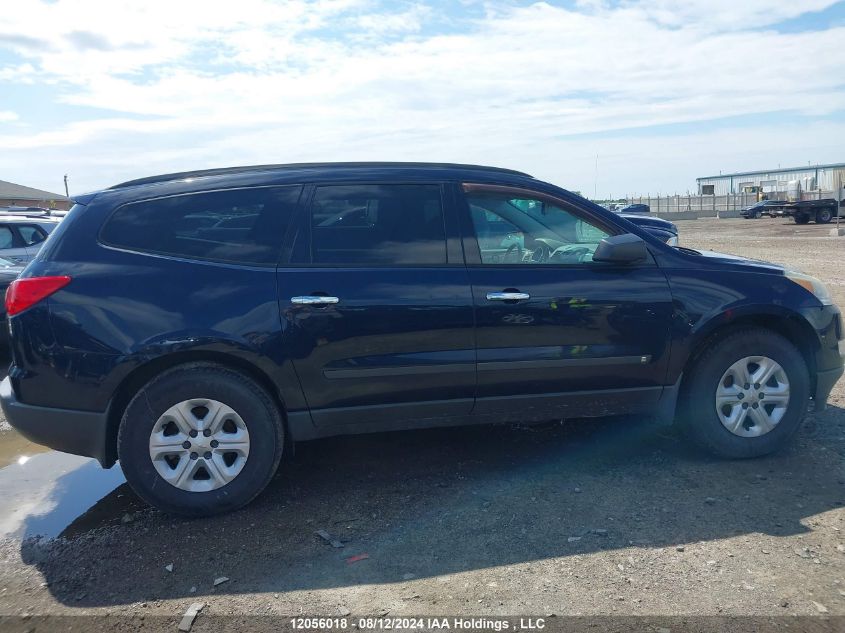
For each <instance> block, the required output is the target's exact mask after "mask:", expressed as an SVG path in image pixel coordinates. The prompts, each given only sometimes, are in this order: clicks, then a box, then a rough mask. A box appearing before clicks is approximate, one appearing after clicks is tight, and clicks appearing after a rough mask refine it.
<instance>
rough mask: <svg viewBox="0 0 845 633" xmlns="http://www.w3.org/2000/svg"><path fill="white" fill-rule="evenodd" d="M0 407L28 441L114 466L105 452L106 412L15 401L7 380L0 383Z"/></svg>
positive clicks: (105, 466)
mask: <svg viewBox="0 0 845 633" xmlns="http://www.w3.org/2000/svg"><path fill="white" fill-rule="evenodd" d="M0 407H2V409H3V413H4V414H5V416H6V420H8V422H9V424H11V425H12V426H13V427H14V428H15V429H17V430H18V431H19V432H20V434H21V435H23V436H24V437H25V438H27V439H28V440H31V441H33V442H35V443H36V444H43V445H44V446H49V447H50V448H54V449H56V450H57V451H62V452H63V453H72V454H74V455H84V456H85V457H93V458H94V459H96V460H97V461H98V462H100V464H101V465H102V466H103V468H110V467H111V466H112V465H113V464H114V460H113V459H111V458H110V457H108V455H107V451H106V434H107V431H108V416H107V414H106V413H97V412H96V411H75V410H73V409H54V408H52V407H36V406H32V405H29V404H24V403H22V402H18V400H17V398H16V397H15V392H14V390H13V389H12V383H11V381H10V380H9V378H8V377H7V378H5V379H4V380H3V382H2V383H0Z"/></svg>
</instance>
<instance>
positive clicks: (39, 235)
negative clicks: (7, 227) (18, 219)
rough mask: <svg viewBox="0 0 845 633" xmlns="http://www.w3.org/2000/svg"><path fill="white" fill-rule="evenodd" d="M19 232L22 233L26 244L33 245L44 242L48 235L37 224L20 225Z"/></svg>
mask: <svg viewBox="0 0 845 633" xmlns="http://www.w3.org/2000/svg"><path fill="white" fill-rule="evenodd" d="M18 232H19V233H20V234H21V238H22V239H23V243H24V246H32V245H33V244H39V243H40V242H43V241H44V240H45V239H46V237H47V235H46V234H45V233H44V231H43V230H42V229H40V228H38V227H37V226H29V225H23V226H19V227H18Z"/></svg>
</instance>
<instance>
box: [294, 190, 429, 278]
mask: <svg viewBox="0 0 845 633" xmlns="http://www.w3.org/2000/svg"><path fill="white" fill-rule="evenodd" d="M311 241H312V245H311V246H312V248H311V254H312V261H313V262H314V263H315V264H353V265H354V264H359V265H367V264H405V265H427V264H445V263H446V234H445V230H444V228H443V205H442V203H441V200H440V187H439V185H344V186H326V187H318V188H317V191H316V193H315V196H314V202H313V205H312V210H311Z"/></svg>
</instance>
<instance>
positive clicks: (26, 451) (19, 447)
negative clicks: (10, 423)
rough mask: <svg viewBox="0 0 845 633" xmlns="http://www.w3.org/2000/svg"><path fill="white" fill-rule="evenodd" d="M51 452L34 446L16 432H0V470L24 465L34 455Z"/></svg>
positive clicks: (37, 445)
mask: <svg viewBox="0 0 845 633" xmlns="http://www.w3.org/2000/svg"><path fill="white" fill-rule="evenodd" d="M49 450H50V449H49V448H47V447H46V446H41V445H40V444H33V443H32V442H30V441H29V440H27V439H26V438H24V437H23V436H22V435H21V434H20V433H17V432H15V431H0V468H5V467H6V466H8V465H9V464H24V463H26V461H27V460H28V459H29V458H30V457H32V456H33V455H36V454H38V453H46V452H47V451H49Z"/></svg>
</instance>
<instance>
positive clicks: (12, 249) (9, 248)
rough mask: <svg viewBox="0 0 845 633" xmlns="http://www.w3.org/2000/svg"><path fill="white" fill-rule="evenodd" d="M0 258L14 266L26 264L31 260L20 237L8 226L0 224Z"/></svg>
mask: <svg viewBox="0 0 845 633" xmlns="http://www.w3.org/2000/svg"><path fill="white" fill-rule="evenodd" d="M0 257H2V258H4V259H8V260H9V261H11V262H14V263H15V264H26V263H28V262H29V260H30V259H31V257H30V256H29V254H28V253H27V252H26V248H25V247H24V245H23V242H21V238H20V236H19V235H18V234H17V232H16V231H15V230H14V228H13V226H12V225H10V224H0Z"/></svg>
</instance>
